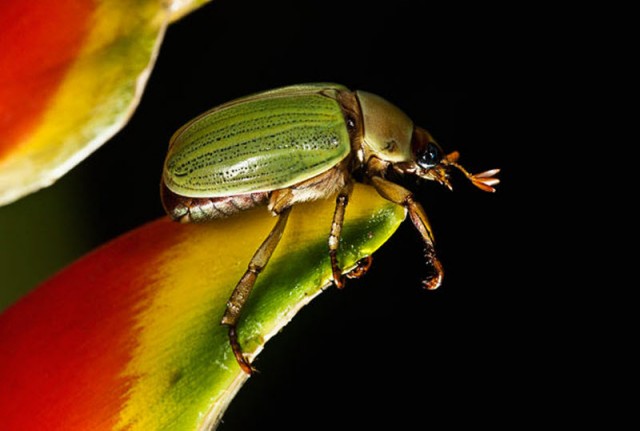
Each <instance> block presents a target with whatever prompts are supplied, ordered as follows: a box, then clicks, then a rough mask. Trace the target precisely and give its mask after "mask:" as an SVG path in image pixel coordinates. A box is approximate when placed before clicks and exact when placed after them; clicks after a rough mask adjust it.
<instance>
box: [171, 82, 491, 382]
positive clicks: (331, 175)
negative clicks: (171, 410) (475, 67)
mask: <svg viewBox="0 0 640 431" xmlns="http://www.w3.org/2000/svg"><path fill="white" fill-rule="evenodd" d="M458 158H459V153H458V152H456V151H454V152H452V153H450V154H448V155H447V154H445V153H444V152H443V151H442V149H441V148H440V146H439V145H438V144H437V143H436V142H435V141H434V139H433V138H432V137H431V135H430V134H429V133H428V132H427V131H426V130H424V129H422V128H420V127H417V126H415V125H414V123H413V121H412V120H411V119H410V118H409V117H408V116H407V115H406V114H405V113H404V112H402V111H401V110H400V109H399V108H397V107H396V106H394V105H393V104H391V103H389V102H388V101H386V100H385V99H383V98H382V97H380V96H376V95H374V94H371V93H367V92H364V91H355V92H354V91H351V90H349V89H347V88H346V87H344V86H342V85H337V84H324V83H320V84H303V85H294V86H290V87H284V88H280V89H276V90H270V91H266V92H263V93H258V94H254V95H251V96H247V97H243V98H240V99H237V100H234V101H231V102H228V103H226V104H224V105H221V106H219V107H217V108H214V109H212V110H210V111H208V112H205V113H204V114H202V115H200V116H199V117H197V118H195V119H194V120H192V121H190V122H189V123H187V124H186V125H184V126H183V127H182V128H180V129H179V130H178V131H177V132H176V133H175V134H174V136H173V137H172V138H171V142H170V144H169V151H168V153H167V158H166V160H165V164H164V170H163V173H162V179H161V196H162V202H163V205H164V207H165V210H166V211H167V213H168V214H169V215H170V216H171V217H172V218H174V219H176V220H180V221H182V222H204V221H209V220H213V219H217V218H222V217H230V216H233V215H234V214H236V213H238V212H241V211H245V210H248V209H251V208H254V207H257V206H264V205H266V206H267V207H268V209H269V210H270V211H271V212H272V213H273V214H274V215H277V216H278V220H277V222H276V224H275V226H274V228H273V230H272V231H271V233H270V234H269V236H268V237H267V238H266V239H265V240H264V242H263V243H262V245H261V246H260V247H259V248H258V250H257V251H256V252H255V254H254V256H253V258H252V259H251V261H250V262H249V264H248V267H247V270H246V272H245V274H244V275H243V276H242V278H241V279H240V281H239V282H238V284H237V285H236V287H235V289H234V291H233V293H232V294H231V298H230V299H229V301H228V303H227V309H226V311H225V313H224V316H222V321H221V323H222V324H223V325H227V326H228V327H229V341H230V344H231V347H232V350H233V353H234V355H235V357H236V359H237V361H238V364H239V365H240V367H241V368H242V369H243V370H244V371H245V372H247V373H249V374H251V372H252V370H253V368H252V367H251V364H250V363H249V362H248V361H247V359H246V358H245V356H244V354H243V353H242V349H241V346H240V344H239V342H238V338H237V333H236V325H237V323H238V319H239V317H240V312H241V310H242V306H243V304H244V303H245V301H246V299H247V297H248V296H249V294H250V293H251V290H252V288H253V285H254V283H255V281H256V279H257V277H258V274H259V273H260V272H261V271H262V269H263V268H264V267H265V266H266V265H267V264H268V262H269V258H270V257H271V255H272V254H273V251H274V250H275V248H276V247H277V245H278V242H279V241H280V238H281V237H282V234H283V232H284V230H285V228H286V224H287V220H288V216H289V211H290V209H291V207H292V206H294V205H296V204H298V203H301V202H305V201H310V200H315V199H326V198H330V197H333V198H335V199H336V209H335V212H334V216H333V221H332V224H331V226H328V227H327V228H328V234H329V236H328V251H329V253H328V254H329V262H330V264H331V270H332V274H333V282H334V284H335V285H336V286H337V287H338V288H341V287H342V286H343V284H344V278H345V277H359V276H361V275H363V274H364V273H365V272H366V270H367V269H368V267H369V265H370V263H371V258H370V257H368V258H367V259H365V260H364V261H363V262H361V263H360V264H359V265H358V267H357V268H356V269H355V270H353V271H352V272H351V273H349V274H343V273H342V269H341V268H340V267H339V265H338V259H337V252H338V245H339V243H340V236H341V232H342V224H343V220H344V214H345V209H346V206H347V203H348V200H349V199H348V198H349V195H350V193H351V190H352V189H353V183H354V181H356V179H357V180H358V181H362V182H365V183H367V184H370V185H372V186H373V187H374V188H375V189H376V190H377V191H378V193H379V194H380V195H381V196H382V197H384V198H385V199H388V200H389V201H391V202H394V203H396V204H398V205H402V206H404V207H405V208H406V210H407V212H408V214H409V218H410V219H411V222H412V223H413V225H414V226H415V227H416V229H417V230H418V233H419V234H420V237H421V238H422V240H423V242H424V245H425V257H426V260H427V263H428V264H429V265H430V267H431V269H432V274H431V275H430V276H429V277H427V279H426V280H425V281H424V287H425V288H427V289H435V288H437V287H438V286H439V285H440V283H441V282H442V278H443V275H444V270H443V268H442V264H441V263H440V261H439V260H438V259H437V257H436V253H435V248H434V238H433V232H432V230H431V226H430V225H429V222H428V220H427V216H426V213H425V212H424V210H423V208H422V206H421V205H420V204H419V203H418V202H417V201H416V200H415V199H414V197H413V194H412V193H411V192H410V191H409V190H407V189H406V188H404V187H403V186H400V185H399V184H396V183H395V182H394V178H396V177H397V176H413V177H416V178H422V179H427V180H432V181H436V182H439V183H440V184H443V185H445V186H447V187H448V188H451V183H450V181H449V175H448V171H449V170H450V169H451V168H456V169H458V170H460V171H461V172H462V173H463V174H464V175H465V176H466V177H467V178H468V179H469V180H470V181H471V182H472V183H473V184H474V185H475V186H477V187H478V188H480V189H481V190H484V191H488V192H493V191H495V189H494V188H493V186H495V185H496V184H498V183H499V180H498V179H497V178H495V175H496V174H497V173H498V172H499V170H498V169H492V170H488V171H485V172H482V173H480V174H475V175H474V174H471V173H469V172H468V171H467V170H466V169H464V168H463V167H462V166H461V165H459V164H458Z"/></svg>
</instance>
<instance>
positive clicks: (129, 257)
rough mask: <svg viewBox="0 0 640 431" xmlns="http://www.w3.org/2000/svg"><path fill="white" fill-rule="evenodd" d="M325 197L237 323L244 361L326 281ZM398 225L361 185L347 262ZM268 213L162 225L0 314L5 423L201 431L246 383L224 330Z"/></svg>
mask: <svg viewBox="0 0 640 431" xmlns="http://www.w3.org/2000/svg"><path fill="white" fill-rule="evenodd" d="M333 210H334V202H333V201H332V200H326V201H320V202H314V203H310V204H305V205H300V206H297V207H295V208H294V209H293V211H292V213H291V216H290V218H289V223H288V225H287V229H286V231H285V233H284V236H283V238H282V240H281V243H280V245H279V246H278V248H277V249H276V252H275V253H274V255H273V257H272V259H271V262H270V263H269V265H268V266H267V268H266V269H265V271H264V272H263V273H262V274H261V276H260V277H259V278H258V282H257V284H256V286H255V289H254V292H253V293H252V295H251V297H250V299H249V301H248V303H247V305H246V308H245V309H244V310H243V314H242V318H241V322H240V325H239V326H238V330H239V337H240V342H241V343H242V345H243V347H244V349H245V352H247V353H248V354H249V355H250V356H251V357H254V356H255V355H257V354H258V353H259V352H260V350H261V349H262V348H263V345H264V343H265V342H266V341H267V340H268V339H269V338H270V337H272V336H273V335H274V334H276V333H277V332H278V331H279V330H280V329H281V328H282V327H283V326H284V325H286V324H287V322H288V321H289V320H290V319H291V318H292V317H293V315H294V314H295V313H296V312H297V311H298V310H299V309H300V308H301V307H302V306H303V305H305V304H307V303H308V302H309V301H310V300H311V299H312V298H313V297H315V296H316V295H317V294H319V293H320V292H321V291H322V289H323V288H325V287H327V286H328V285H329V281H330V273H331V271H330V265H329V258H328V250H327V235H328V230H329V226H330V225H331V220H332V216H333ZM404 217H405V212H404V209H403V208H402V207H399V206H397V205H394V204H391V203H389V202H388V201H385V200H383V199H382V198H381V197H379V196H378V195H377V194H376V192H375V191H374V190H373V189H371V188H370V187H367V186H362V185H357V186H356V188H355V190H354V194H353V195H352V199H351V200H350V204H349V207H348V208H347V214H346V220H345V226H344V231H343V241H342V243H341V249H340V253H339V255H340V258H341V261H342V264H343V266H344V267H345V268H348V267H349V266H352V265H353V264H354V263H355V262H356V261H357V260H359V259H361V258H362V257H365V256H367V255H370V254H372V253H373V252H374V251H375V250H376V249H377V248H378V247H379V246H380V245H382V244H383V243H384V242H385V241H386V240H387V239H388V237H389V236H391V234H392V233H393V232H394V231H395V229H396V228H397V227H398V226H399V224H400V223H401V222H402V220H403V219H404ZM274 222H275V219H274V218H273V217H271V216H270V215H269V214H268V212H267V211H265V210H256V211H251V212H247V213H243V214H241V215H239V216H237V217H233V218H230V219H227V220H220V221H216V222H212V223H206V224H200V225H193V224H192V225H181V224H178V223H174V222H171V221H169V220H168V219H166V218H165V219H160V220H157V221H155V222H152V223H149V224H147V225H145V226H142V227H140V228H138V229H136V230H134V231H132V232H130V233H129V234H127V235H124V236H122V237H120V238H118V239H116V240H114V241H112V242H111V243H109V244H107V245H106V246H104V247H102V248H100V249H98V250H97V251H95V252H93V253H92V254H90V255H88V256H86V257H84V258H83V259H81V260H79V261H78V262H76V263H75V264H73V265H71V266H70V267H68V268H67V269H65V270H64V271H62V272H61V273H59V274H58V275H56V276H55V277H53V278H52V279H50V280H49V281H47V282H46V283H44V284H43V285H42V286H40V287H39V288H38V289H37V290H35V291H34V292H33V293H31V294H30V295H28V296H27V297H25V298H23V300H21V301H20V302H18V303H17V304H16V305H14V306H13V307H12V308H10V309H9V310H7V312H6V313H5V314H3V315H2V316H0V381H2V385H0V417H1V418H2V426H3V429H6V430H9V431H12V430H26V431H29V430H41V429H47V430H65V431H69V430H76V429H77V430H125V429H126V430H129V431H135V430H145V431H150V430H159V429H171V430H178V431H179V430H189V431H192V430H194V429H209V428H208V427H210V426H211V425H212V424H215V423H217V422H218V421H219V419H220V417H221V415H222V413H223V412H224V410H225V408H226V406H227V405H228V403H229V402H230V401H231V399H232V398H233V396H234V395H235V393H236V392H237V391H238V389H239V388H240V386H241V385H242V384H243V383H244V382H245V381H246V379H247V376H246V374H244V373H243V372H242V371H241V370H240V368H239V366H238V364H237V363H236V361H235V358H234V356H233V354H232V352H231V349H230V347H229V343H228V340H227V333H226V329H225V328H224V327H222V326H220V325H219V320H220V317H221V316H222V313H223V311H224V308H225V304H226V301H227V299H228V297H229V295H230V293H231V291H232V290H233V288H234V286H235V284H236V282H237V281H238V279H239V278H240V276H241V275H242V273H243V272H244V271H245V269H246V266H247V263H248V261H249V259H250V258H251V256H252V254H253V252H254V251H255V249H256V248H257V247H258V245H259V244H260V243H261V242H262V240H263V239H264V238H265V237H266V235H267V234H268V232H269V231H270V230H271V228H272V227H273V224H274Z"/></svg>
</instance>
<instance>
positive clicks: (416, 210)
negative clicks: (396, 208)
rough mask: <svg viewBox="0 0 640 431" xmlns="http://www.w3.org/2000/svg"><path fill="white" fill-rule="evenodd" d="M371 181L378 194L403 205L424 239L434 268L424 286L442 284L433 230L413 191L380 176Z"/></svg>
mask: <svg viewBox="0 0 640 431" xmlns="http://www.w3.org/2000/svg"><path fill="white" fill-rule="evenodd" d="M371 181H372V182H373V186H374V187H375V188H376V190H377V191H378V193H379V194H380V196H382V197H383V198H385V199H387V200H390V201H391V202H394V203H396V204H398V205H402V206H404V207H405V208H406V209H407V211H408V212H409V217H410V218H411V221H412V222H413V225H414V226H415V227H416V229H418V232H420V236H422V240H423V241H424V245H425V257H426V259H427V262H428V263H430V264H431V265H432V266H433V270H434V274H433V275H432V276H431V277H429V278H427V279H426V280H425V281H423V284H424V286H425V288H427V289H429V290H433V289H437V288H438V287H439V286H440V284H442V278H443V277H444V269H443V268H442V264H441V263H440V261H439V260H438V258H437V257H436V251H435V248H434V245H433V244H434V242H435V240H434V238H433V232H432V231H431V226H430V225H429V220H428V219H427V214H426V213H425V212H424V209H423V208H422V205H420V204H419V203H418V202H416V201H415V200H414V198H413V193H411V192H410V191H409V190H407V189H405V188H404V187H402V186H399V185H398V184H395V183H392V182H391V181H387V180H385V179H383V178H380V177H373V178H372V179H371Z"/></svg>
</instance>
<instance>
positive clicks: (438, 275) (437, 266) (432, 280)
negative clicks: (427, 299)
mask: <svg viewBox="0 0 640 431" xmlns="http://www.w3.org/2000/svg"><path fill="white" fill-rule="evenodd" d="M431 264H432V265H433V270H434V274H433V275H430V276H429V277H427V278H425V279H424V280H423V281H422V286H423V287H424V288H425V289H427V290H436V289H437V288H438V287H440V285H441V284H442V279H443V278H444V269H443V268H442V264H441V263H440V261H439V260H438V259H437V258H436V257H432V258H431Z"/></svg>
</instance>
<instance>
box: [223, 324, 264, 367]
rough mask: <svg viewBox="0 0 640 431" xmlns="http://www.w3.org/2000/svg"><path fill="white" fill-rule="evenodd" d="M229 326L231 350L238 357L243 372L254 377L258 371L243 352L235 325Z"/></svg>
mask: <svg viewBox="0 0 640 431" xmlns="http://www.w3.org/2000/svg"><path fill="white" fill-rule="evenodd" d="M228 326H229V344H231V350H232V351H233V355H234V356H235V357H236V362H238V365H239V366H240V368H242V371H244V372H245V373H247V374H248V375H250V376H251V375H253V374H254V373H256V372H257V371H258V370H256V369H255V368H254V367H253V365H251V363H250V362H249V361H248V360H247V358H246V357H245V355H244V353H243V352H242V347H240V343H239V342H238V334H237V332H236V327H235V325H228Z"/></svg>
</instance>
